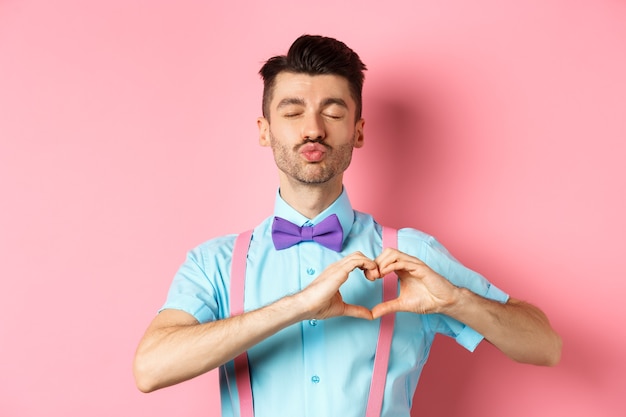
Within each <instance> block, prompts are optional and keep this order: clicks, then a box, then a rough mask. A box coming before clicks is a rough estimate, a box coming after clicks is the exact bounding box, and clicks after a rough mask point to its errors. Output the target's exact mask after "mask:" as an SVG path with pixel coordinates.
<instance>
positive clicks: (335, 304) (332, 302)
mask: <svg viewBox="0 0 626 417" xmlns="http://www.w3.org/2000/svg"><path fill="white" fill-rule="evenodd" d="M357 268H359V269H361V270H363V272H364V273H365V277H366V278H367V279H369V280H372V281H373V280H375V279H377V278H380V277H381V275H380V272H379V268H378V264H377V263H376V262H375V261H373V260H372V259H370V258H368V257H367V256H365V255H363V254H362V253H361V252H355V253H353V254H351V255H348V256H346V257H345V258H343V259H341V260H339V261H337V262H335V263H333V264H331V265H329V266H328V267H327V268H326V269H325V270H324V271H323V272H322V273H321V274H320V275H319V276H318V277H317V278H316V279H315V280H314V281H313V282H312V283H311V284H309V286H308V287H306V288H305V289H304V290H302V292H300V293H299V294H298V296H299V297H300V298H301V301H302V303H303V304H304V305H305V306H306V310H307V312H308V315H309V316H310V318H316V319H326V318H330V317H336V316H351V317H357V318H362V319H367V320H371V319H372V312H371V311H370V310H369V309H367V308H365V307H363V306H357V305H353V304H346V303H345V302H344V301H343V298H342V297H341V293H340V292H339V288H340V287H341V285H343V283H344V282H346V280H347V279H348V275H349V274H350V272H352V271H353V270H355V269H357Z"/></svg>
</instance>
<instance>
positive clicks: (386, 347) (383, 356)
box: [230, 227, 398, 417]
mask: <svg viewBox="0 0 626 417" xmlns="http://www.w3.org/2000/svg"><path fill="white" fill-rule="evenodd" d="M251 239H252V230H249V231H247V232H244V233H241V234H240V235H239V236H237V239H236V240H235V247H234V248H233V259H232V267H231V278H230V280H231V281H230V315H231V316H236V315H238V314H241V313H243V311H244V310H243V303H244V288H245V281H246V260H247V254H248V248H249V246H250V240H251ZM397 241H398V231H397V230H395V229H390V228H387V227H383V248H385V247H391V248H396V247H397ZM397 294H398V279H397V277H396V275H395V274H388V275H385V278H384V279H383V300H384V301H388V300H392V299H393V298H395V297H396V296H397ZM394 319H395V314H387V315H385V316H383V317H381V318H380V329H379V333H378V342H377V345H376V355H375V357H374V371H373V373H372V382H371V385H370V393H369V398H368V400H367V411H366V413H365V416H366V417H379V416H380V413H381V411H382V406H383V397H384V395H385V382H386V378H387V367H388V364H389V354H390V352H391V339H392V337H393V324H394ZM234 362H235V378H236V381H237V391H238V393H239V409H240V413H241V417H254V404H253V402H252V386H251V383H250V371H249V369H248V354H247V353H246V352H244V353H242V354H241V355H239V356H237V357H236V358H235V360H234Z"/></svg>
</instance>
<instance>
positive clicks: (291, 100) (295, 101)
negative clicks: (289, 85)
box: [276, 97, 348, 109]
mask: <svg viewBox="0 0 626 417" xmlns="http://www.w3.org/2000/svg"><path fill="white" fill-rule="evenodd" d="M333 104H336V105H338V106H341V107H344V108H346V109H347V108H348V104H347V103H346V102H345V100H344V99H342V98H339V97H329V98H326V99H324V100H323V101H322V105H321V107H322V108H325V107H328V106H330V105H333ZM291 105H296V106H305V105H306V103H305V101H304V99H302V98H298V97H287V98H284V99H282V100H281V101H280V102H279V103H278V105H277V106H276V109H281V108H283V107H286V106H291Z"/></svg>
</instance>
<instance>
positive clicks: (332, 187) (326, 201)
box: [280, 178, 343, 219]
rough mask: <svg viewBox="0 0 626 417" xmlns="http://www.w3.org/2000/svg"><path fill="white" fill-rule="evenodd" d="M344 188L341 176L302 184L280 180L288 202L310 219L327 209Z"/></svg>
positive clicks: (282, 195)
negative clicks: (325, 180)
mask: <svg viewBox="0 0 626 417" xmlns="http://www.w3.org/2000/svg"><path fill="white" fill-rule="evenodd" d="M342 190H343V184H342V181H341V178H339V179H338V181H331V182H330V183H325V184H302V183H293V182H292V181H282V180H281V181H280V196H281V197H282V198H283V200H285V202H286V203H287V204H289V205H290V206H291V207H293V208H294V209H295V210H296V211H298V212H299V213H300V214H302V215H303V216H306V217H307V218H309V219H313V218H315V217H316V216H317V215H318V214H320V213H321V212H322V211H324V210H326V209H327V208H328V206H330V205H331V204H332V203H333V202H334V201H335V200H336V199H337V198H338V197H339V196H340V195H341V192H342Z"/></svg>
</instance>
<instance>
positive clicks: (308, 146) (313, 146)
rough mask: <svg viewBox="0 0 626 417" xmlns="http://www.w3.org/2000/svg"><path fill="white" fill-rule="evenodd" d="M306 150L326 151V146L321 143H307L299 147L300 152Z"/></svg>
mask: <svg viewBox="0 0 626 417" xmlns="http://www.w3.org/2000/svg"><path fill="white" fill-rule="evenodd" d="M306 152H324V153H325V152H326V146H324V145H322V144H321V143H307V144H304V145H302V146H301V147H300V153H306Z"/></svg>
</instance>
